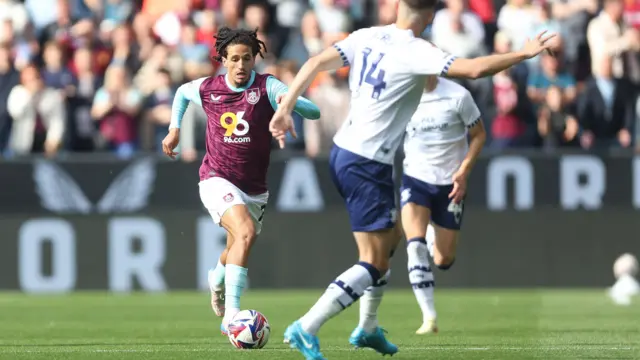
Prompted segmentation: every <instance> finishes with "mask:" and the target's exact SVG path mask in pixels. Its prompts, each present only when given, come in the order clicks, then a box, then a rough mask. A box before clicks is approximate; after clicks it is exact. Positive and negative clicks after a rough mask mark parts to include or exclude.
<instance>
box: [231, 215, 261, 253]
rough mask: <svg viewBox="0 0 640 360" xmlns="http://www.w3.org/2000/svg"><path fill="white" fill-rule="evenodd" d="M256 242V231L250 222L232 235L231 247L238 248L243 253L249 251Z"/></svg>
mask: <svg viewBox="0 0 640 360" xmlns="http://www.w3.org/2000/svg"><path fill="white" fill-rule="evenodd" d="M255 240H256V229H255V226H254V225H253V223H252V222H250V223H249V224H247V226H245V227H243V228H242V230H240V231H238V232H237V233H236V235H234V243H233V246H234V247H236V246H238V247H240V248H242V249H243V250H245V251H249V250H250V249H251V247H252V246H253V243H254V242H255Z"/></svg>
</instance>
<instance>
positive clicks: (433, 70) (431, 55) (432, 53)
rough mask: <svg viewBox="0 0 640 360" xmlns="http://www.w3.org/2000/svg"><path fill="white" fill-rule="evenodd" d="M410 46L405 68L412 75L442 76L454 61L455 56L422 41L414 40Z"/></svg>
mask: <svg viewBox="0 0 640 360" xmlns="http://www.w3.org/2000/svg"><path fill="white" fill-rule="evenodd" d="M411 45H412V46H411V54H410V55H408V56H407V57H406V60H407V63H406V66H407V69H408V70H409V71H410V72H411V73H413V74H419V75H437V76H444V75H446V74H447V72H449V67H450V66H451V64H452V63H453V61H454V60H455V59H456V57H455V56H453V55H451V54H449V53H447V52H446V51H443V50H441V49H439V48H437V47H436V46H435V45H433V44H431V43H430V42H428V41H426V40H423V39H415V40H414V41H413V44H411Z"/></svg>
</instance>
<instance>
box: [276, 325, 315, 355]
mask: <svg viewBox="0 0 640 360" xmlns="http://www.w3.org/2000/svg"><path fill="white" fill-rule="evenodd" d="M284 343H285V344H289V346H291V348H292V349H298V351H300V353H302V355H303V356H304V358H305V359H307V360H325V358H324V356H323V355H322V353H321V352H320V342H319V341H318V337H317V336H314V335H311V334H309V333H308V332H306V331H304V330H302V326H300V322H299V321H296V322H294V323H293V324H291V325H289V327H288V328H287V330H286V331H285V332H284Z"/></svg>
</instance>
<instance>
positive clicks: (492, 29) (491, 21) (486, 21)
mask: <svg viewBox="0 0 640 360" xmlns="http://www.w3.org/2000/svg"><path fill="white" fill-rule="evenodd" d="M468 5H469V10H471V11H472V12H473V13H475V14H477V15H478V17H479V18H480V20H482V24H483V26H484V35H485V36H484V39H483V41H484V45H485V47H486V48H487V50H488V51H489V52H491V51H493V40H494V37H495V34H496V32H497V31H498V27H497V24H496V19H497V16H496V5H495V4H494V1H492V0H468Z"/></svg>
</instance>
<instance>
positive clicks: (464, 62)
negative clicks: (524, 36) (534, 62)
mask: <svg viewBox="0 0 640 360" xmlns="http://www.w3.org/2000/svg"><path fill="white" fill-rule="evenodd" d="M555 36H556V34H551V35H546V31H543V32H541V33H540V34H538V35H537V36H536V37H535V38H533V39H530V40H528V41H527V42H526V44H525V45H524V47H523V48H522V50H520V51H515V52H510V53H506V54H496V55H489V56H482V57H477V58H474V59H463V58H456V59H455V60H454V61H453V62H452V63H451V65H450V66H449V69H448V71H447V73H446V76H447V77H454V78H468V79H477V78H481V77H485V76H490V75H493V74H496V73H499V72H500V71H503V70H506V69H508V68H510V67H512V66H513V65H516V64H518V63H521V62H523V61H525V60H527V59H531V58H533V57H535V56H537V55H538V54H540V53H541V52H543V51H549V49H551V48H552V47H553V42H552V41H550V40H551V39H553V38H554V37H555Z"/></svg>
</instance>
